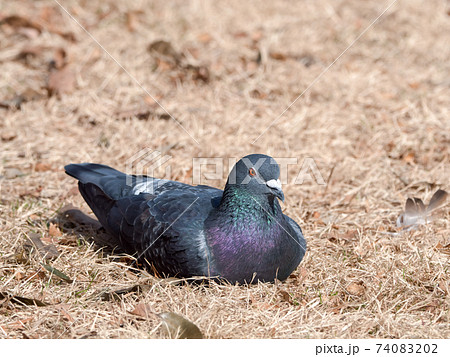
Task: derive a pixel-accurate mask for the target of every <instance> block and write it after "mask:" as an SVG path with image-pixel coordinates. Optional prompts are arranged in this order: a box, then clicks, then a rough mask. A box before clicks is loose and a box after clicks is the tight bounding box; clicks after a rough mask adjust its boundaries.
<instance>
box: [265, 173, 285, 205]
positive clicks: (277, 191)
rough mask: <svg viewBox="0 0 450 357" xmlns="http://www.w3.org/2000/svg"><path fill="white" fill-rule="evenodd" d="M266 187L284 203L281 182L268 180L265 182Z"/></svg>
mask: <svg viewBox="0 0 450 357" xmlns="http://www.w3.org/2000/svg"><path fill="white" fill-rule="evenodd" d="M266 185H267V187H269V188H270V189H271V191H272V193H273V194H274V195H275V196H276V197H278V198H279V199H280V200H281V201H282V202H284V193H283V189H282V188H281V181H280V179H278V180H269V181H267V182H266Z"/></svg>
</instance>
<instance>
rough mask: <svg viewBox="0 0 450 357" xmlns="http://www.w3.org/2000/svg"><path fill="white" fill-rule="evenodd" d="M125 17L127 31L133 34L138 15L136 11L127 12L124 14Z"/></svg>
mask: <svg viewBox="0 0 450 357" xmlns="http://www.w3.org/2000/svg"><path fill="white" fill-rule="evenodd" d="M126 17H127V28H128V31H130V32H134V31H136V26H137V23H138V20H139V18H138V13H137V12H136V11H128V12H127V13H126Z"/></svg>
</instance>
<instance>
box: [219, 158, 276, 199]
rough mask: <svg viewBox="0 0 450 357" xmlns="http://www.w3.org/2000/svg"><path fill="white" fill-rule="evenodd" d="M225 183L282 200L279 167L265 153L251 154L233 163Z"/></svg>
mask: <svg viewBox="0 0 450 357" xmlns="http://www.w3.org/2000/svg"><path fill="white" fill-rule="evenodd" d="M227 185H236V186H239V187H241V188H244V189H246V190H249V191H250V192H253V193H255V194H263V195H268V196H272V197H278V198H279V199H280V200H282V201H284V194H283V190H282V189H281V182H280V167H279V166H278V164H277V162H276V161H275V159H273V158H271V157H270V156H267V155H262V154H252V155H248V156H245V157H243V158H242V159H241V160H239V161H238V162H237V163H236V165H234V167H233V170H231V172H230V175H229V176H228V181H227Z"/></svg>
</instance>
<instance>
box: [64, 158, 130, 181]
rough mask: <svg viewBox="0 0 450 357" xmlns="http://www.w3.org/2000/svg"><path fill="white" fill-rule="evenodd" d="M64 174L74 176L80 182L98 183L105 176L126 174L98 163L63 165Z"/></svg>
mask: <svg viewBox="0 0 450 357" xmlns="http://www.w3.org/2000/svg"><path fill="white" fill-rule="evenodd" d="M64 169H65V170H66V174H68V175H70V176H72V177H75V178H76V179H78V180H79V181H81V182H82V183H88V182H90V183H95V184H98V183H100V179H101V178H102V177H105V176H118V177H121V176H123V177H125V176H126V175H125V174H124V173H122V172H120V171H117V170H116V169H113V168H112V167H109V166H106V165H100V164H91V163H83V164H70V165H66V166H64Z"/></svg>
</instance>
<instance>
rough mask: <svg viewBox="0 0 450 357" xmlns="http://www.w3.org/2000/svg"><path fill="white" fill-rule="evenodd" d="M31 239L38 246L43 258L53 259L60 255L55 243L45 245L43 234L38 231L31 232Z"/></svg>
mask: <svg viewBox="0 0 450 357" xmlns="http://www.w3.org/2000/svg"><path fill="white" fill-rule="evenodd" d="M29 239H30V241H31V242H32V243H33V245H34V246H35V247H36V249H37V251H38V252H39V254H40V256H41V257H42V258H43V259H49V260H51V259H56V258H57V257H59V255H60V253H59V251H58V249H56V247H55V246H54V245H53V244H48V245H45V244H44V243H42V241H41V236H40V235H39V234H38V233H31V234H30V236H29Z"/></svg>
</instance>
